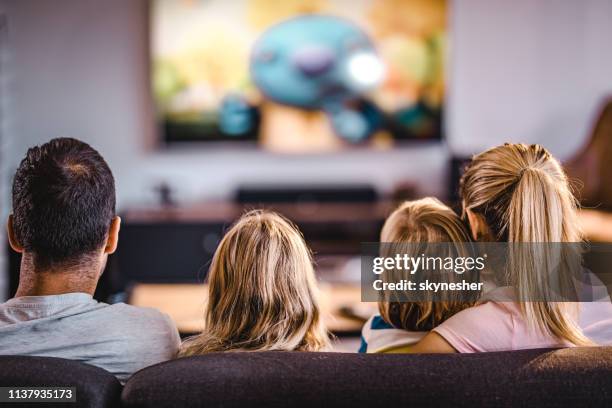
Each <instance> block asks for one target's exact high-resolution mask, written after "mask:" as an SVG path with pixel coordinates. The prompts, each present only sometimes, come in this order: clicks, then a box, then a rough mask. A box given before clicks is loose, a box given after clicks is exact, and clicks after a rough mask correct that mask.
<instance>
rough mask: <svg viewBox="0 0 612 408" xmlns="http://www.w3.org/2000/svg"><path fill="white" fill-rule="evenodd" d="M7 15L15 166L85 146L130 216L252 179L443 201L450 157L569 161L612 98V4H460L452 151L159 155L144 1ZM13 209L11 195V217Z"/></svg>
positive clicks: (11, 9)
mask: <svg viewBox="0 0 612 408" xmlns="http://www.w3.org/2000/svg"><path fill="white" fill-rule="evenodd" d="M0 6H1V8H0V10H2V9H5V10H7V14H8V24H9V34H8V37H9V43H10V45H9V49H8V56H9V58H8V63H9V64H8V65H9V66H8V68H9V73H8V75H7V76H6V78H8V81H7V82H8V89H7V92H6V95H3V97H4V98H6V101H7V103H6V106H7V108H6V119H7V120H6V126H5V127H6V129H7V132H8V133H7V135H6V137H5V139H8V140H7V142H6V143H5V145H6V146H7V149H8V152H7V154H6V155H5V157H8V161H9V163H8V168H9V169H13V168H14V167H15V166H16V165H17V164H18V162H19V160H20V158H21V157H22V156H23V154H24V152H25V150H26V148H27V146H30V145H32V144H36V143H40V142H43V141H45V140H48V139H49V138H51V137H55V136H60V135H67V136H75V137H78V138H81V139H84V140H86V141H88V142H90V143H92V144H93V145H94V146H95V147H96V148H98V149H99V150H100V151H101V152H102V154H103V155H104V156H105V157H106V158H107V160H108V161H109V163H110V165H111V167H112V168H113V170H114V172H115V176H116V178H117V188H118V197H119V205H120V207H123V208H124V207H126V206H129V205H131V204H133V203H146V202H150V200H151V199H152V197H153V187H154V186H155V185H156V184H157V183H159V182H160V181H166V182H169V183H170V184H171V185H172V186H173V188H175V189H176V191H177V193H178V197H179V198H180V199H181V200H184V201H195V200H200V199H203V198H223V197H226V196H228V195H229V194H230V193H231V192H232V191H233V189H234V188H235V186H236V185H238V184H239V183H244V182H249V181H265V182H268V183H273V182H295V183H299V182H309V181H310V182H313V181H314V182H320V181H326V182H334V181H335V182H341V183H349V182H353V181H355V182H372V183H374V184H375V185H377V186H378V187H379V188H380V189H381V190H382V191H388V190H390V189H391V188H392V186H393V185H394V184H395V183H396V182H399V181H400V180H404V179H408V180H412V181H413V182H415V183H417V185H418V186H419V189H420V191H421V193H422V194H435V195H442V194H444V193H445V189H444V187H445V184H444V179H445V175H446V160H447V158H448V148H449V147H450V149H452V150H453V151H455V152H457V153H461V154H471V153H473V152H476V151H479V150H482V149H484V148H486V147H489V146H492V145H495V144H499V143H502V142H504V141H509V140H514V141H519V140H520V141H526V142H539V143H543V144H545V145H546V146H547V147H549V148H550V149H551V150H552V151H553V153H555V154H557V155H558V156H560V157H562V158H564V157H568V156H569V155H570V154H571V153H572V152H573V151H574V150H575V149H576V147H578V146H579V145H580V144H581V143H582V141H583V138H584V135H585V134H586V133H587V131H588V129H589V126H590V122H591V120H592V117H593V114H594V110H595V108H596V106H597V103H598V101H599V100H600V99H601V98H602V97H603V96H604V95H606V94H608V93H612V81H611V80H610V76H609V73H610V72H612V47H610V46H609V39H610V38H612V24H610V21H612V2H609V1H606V0H586V1H581V2H575V1H556V0H539V1H534V0H516V1H505V0H470V1H467V0H456V1H453V2H452V7H451V8H452V12H451V39H452V49H451V67H450V69H449V92H448V94H449V96H448V109H449V120H448V125H447V131H448V139H447V140H448V146H446V145H445V144H442V145H429V146H420V147H417V148H414V149H406V150H396V151H393V152H377V153H372V152H369V151H352V152H346V153H342V154H334V155H314V156H280V155H273V154H270V153H265V152H261V151H258V150H252V149H243V150H206V149H202V150H199V149H198V150H186V149H182V150H181V149H173V150H164V151H160V150H155V149H153V146H152V145H153V141H154V140H155V128H154V124H153V122H154V121H153V115H152V111H151V104H150V103H149V95H148V79H147V62H148V59H147V54H146V36H147V27H146V24H147V17H146V3H145V2H144V1H143V0H130V1H125V0H105V1H95V0H54V1H39V0H19V1H17V0H13V1H12V0H0ZM5 89H6V87H5ZM9 172H10V171H9ZM2 177H4V179H5V180H6V179H7V178H8V177H10V176H8V175H7V174H4V175H2ZM7 204H8V202H7V200H6V198H5V199H4V200H3V202H2V205H3V209H2V214H3V216H5V215H6V213H7V211H8V209H7Z"/></svg>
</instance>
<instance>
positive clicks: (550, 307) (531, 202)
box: [461, 144, 592, 345]
mask: <svg viewBox="0 0 612 408" xmlns="http://www.w3.org/2000/svg"><path fill="white" fill-rule="evenodd" d="M461 195H462V197H463V204H464V210H470V211H472V212H474V213H477V214H479V215H481V216H482V217H484V219H485V221H486V223H487V225H488V227H489V229H490V230H491V234H492V237H491V238H492V239H493V240H495V241H502V242H504V241H505V242H508V243H509V256H508V264H507V270H506V281H507V282H508V283H509V284H511V285H512V286H514V287H515V288H516V290H517V297H518V300H519V301H520V305H521V309H522V312H523V315H524V317H525V319H526V321H527V322H528V323H529V324H531V325H532V328H534V329H538V330H541V331H544V332H548V333H550V334H552V335H553V336H555V337H557V338H559V339H562V340H566V341H568V342H571V343H573V344H576V345H587V344H592V342H591V341H590V340H589V339H588V338H587V337H586V336H585V335H584V334H583V333H582V330H581V329H580V328H579V327H578V325H577V323H576V317H577V312H578V310H577V306H578V304H577V303H570V302H564V301H560V300H566V299H572V298H573V299H574V300H575V288H574V281H573V279H572V273H570V271H571V270H572V268H575V263H574V262H573V261H574V260H575V259H577V257H576V256H575V253H572V251H574V249H573V248H572V246H569V245H562V244H561V243H567V242H576V243H579V242H580V241H581V233H580V231H579V229H578V227H577V225H578V223H577V220H576V218H577V203H576V200H575V198H574V196H573V195H572V193H571V191H570V188H569V183H568V180H567V177H566V175H565V173H564V172H563V170H562V168H561V166H560V164H559V162H558V161H557V160H555V159H554V158H553V157H552V156H551V155H550V153H549V152H548V151H547V150H546V149H544V148H543V147H542V146H539V145H530V146H528V145H524V144H505V145H503V146H498V147H495V148H493V149H490V150H487V151H486V152H484V153H481V154H479V155H477V156H475V157H474V159H473V160H472V163H471V164H470V166H469V167H468V168H467V169H466V172H465V174H464V176H463V178H462V180H461ZM576 247H578V244H576ZM551 265H559V266H560V268H565V270H561V271H559V270H558V269H557V270H555V271H556V273H550V272H551V271H552V270H553V269H552V268H551ZM573 270H575V269H573Z"/></svg>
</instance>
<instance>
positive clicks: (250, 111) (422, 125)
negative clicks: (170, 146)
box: [150, 0, 447, 153]
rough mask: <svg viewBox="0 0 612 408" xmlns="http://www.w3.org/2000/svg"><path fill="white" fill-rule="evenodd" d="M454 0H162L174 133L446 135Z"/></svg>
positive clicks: (330, 143)
mask: <svg viewBox="0 0 612 408" xmlns="http://www.w3.org/2000/svg"><path fill="white" fill-rule="evenodd" d="M446 7H447V5H446V1H445V0H304V1H297V0H284V1H277V0H232V1H227V0H180V1H179V0H153V1H152V2H151V38H150V44H151V59H152V70H151V71H152V87H153V95H154V98H155V104H156V109H157V114H158V119H159V123H160V128H161V131H162V135H163V139H164V140H165V141H166V142H228V143H229V142H245V141H251V142H252V143H254V144H257V145H259V146H262V147H264V148H267V149H270V150H274V151H283V152H299V153H302V152H321V151H337V150H341V149H346V148H350V147H352V146H368V147H373V148H380V149H385V148H391V147H394V146H397V145H400V144H401V143H402V142H404V141H411V140H421V141H422V140H438V139H440V138H441V137H442V132H443V127H442V119H443V112H444V90H445V67H446V61H445V58H446V44H447V29H446V25H447V24H446V12H447V10H446Z"/></svg>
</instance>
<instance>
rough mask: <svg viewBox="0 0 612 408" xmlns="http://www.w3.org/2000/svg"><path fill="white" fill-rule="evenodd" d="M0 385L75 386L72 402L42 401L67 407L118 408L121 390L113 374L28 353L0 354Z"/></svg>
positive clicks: (34, 404)
mask: <svg viewBox="0 0 612 408" xmlns="http://www.w3.org/2000/svg"><path fill="white" fill-rule="evenodd" d="M0 387H76V403H75V402H66V403H61V404H60V403H47V404H42V406H53V407H70V408H77V407H79V408H80V407H83V408H85V407H87V408H106V407H118V406H119V404H120V398H121V389H122V387H121V384H120V383H119V381H117V379H116V378H115V376H113V375H112V374H110V373H109V372H107V371H105V370H103V369H101V368H98V367H94V366H91V365H88V364H83V363H80V362H78V361H71V360H65V359H62V358H54V357H30V356H0ZM0 405H2V404H0ZM25 405H28V404H14V403H10V404H7V406H11V407H18V406H25ZM29 405H30V406H41V404H40V403H32V404H29Z"/></svg>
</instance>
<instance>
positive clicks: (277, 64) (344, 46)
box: [250, 14, 384, 142]
mask: <svg viewBox="0 0 612 408" xmlns="http://www.w3.org/2000/svg"><path fill="white" fill-rule="evenodd" d="M250 71H251V77H252V79H253V81H254V83H255V85H256V86H257V88H258V89H259V90H260V91H261V92H262V93H263V95H264V96H265V98H268V99H270V100H272V101H274V102H276V103H279V104H283V105H287V106H292V107H297V108H301V109H305V110H312V111H323V112H325V114H326V115H327V117H328V118H329V120H330V122H331V124H332V126H333V129H334V131H335V133H336V134H338V135H339V136H341V137H343V138H344V139H346V140H348V141H350V142H359V141H361V140H364V139H366V138H367V137H368V136H369V135H371V134H372V133H373V132H374V131H375V130H376V129H377V128H378V126H379V125H380V120H381V114H380V112H379V110H378V108H377V107H376V106H375V105H374V104H373V103H371V102H369V101H367V100H366V99H365V94H366V93H367V92H369V91H371V90H373V89H375V88H376V87H377V86H378V85H379V84H380V83H381V82H382V79H383V76H384V66H383V63H382V61H381V59H380V57H379V56H378V54H377V52H376V49H375V48H374V45H373V43H372V41H371V40H370V39H369V38H368V36H367V34H366V33H365V32H364V31H363V30H361V29H360V28H359V27H358V26H356V25H355V24H353V23H351V22H350V21H348V20H345V19H342V18H338V17H334V16H328V15H319V14H312V15H301V16H298V17H295V18H291V19H289V20H286V21H283V22H281V23H279V24H276V25H274V26H272V27H271V28H269V29H268V30H267V31H265V32H264V33H263V34H262V35H261V37H260V38H259V39H258V41H257V42H256V43H255V45H254V47H253V50H252V54H251V60H250Z"/></svg>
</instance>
